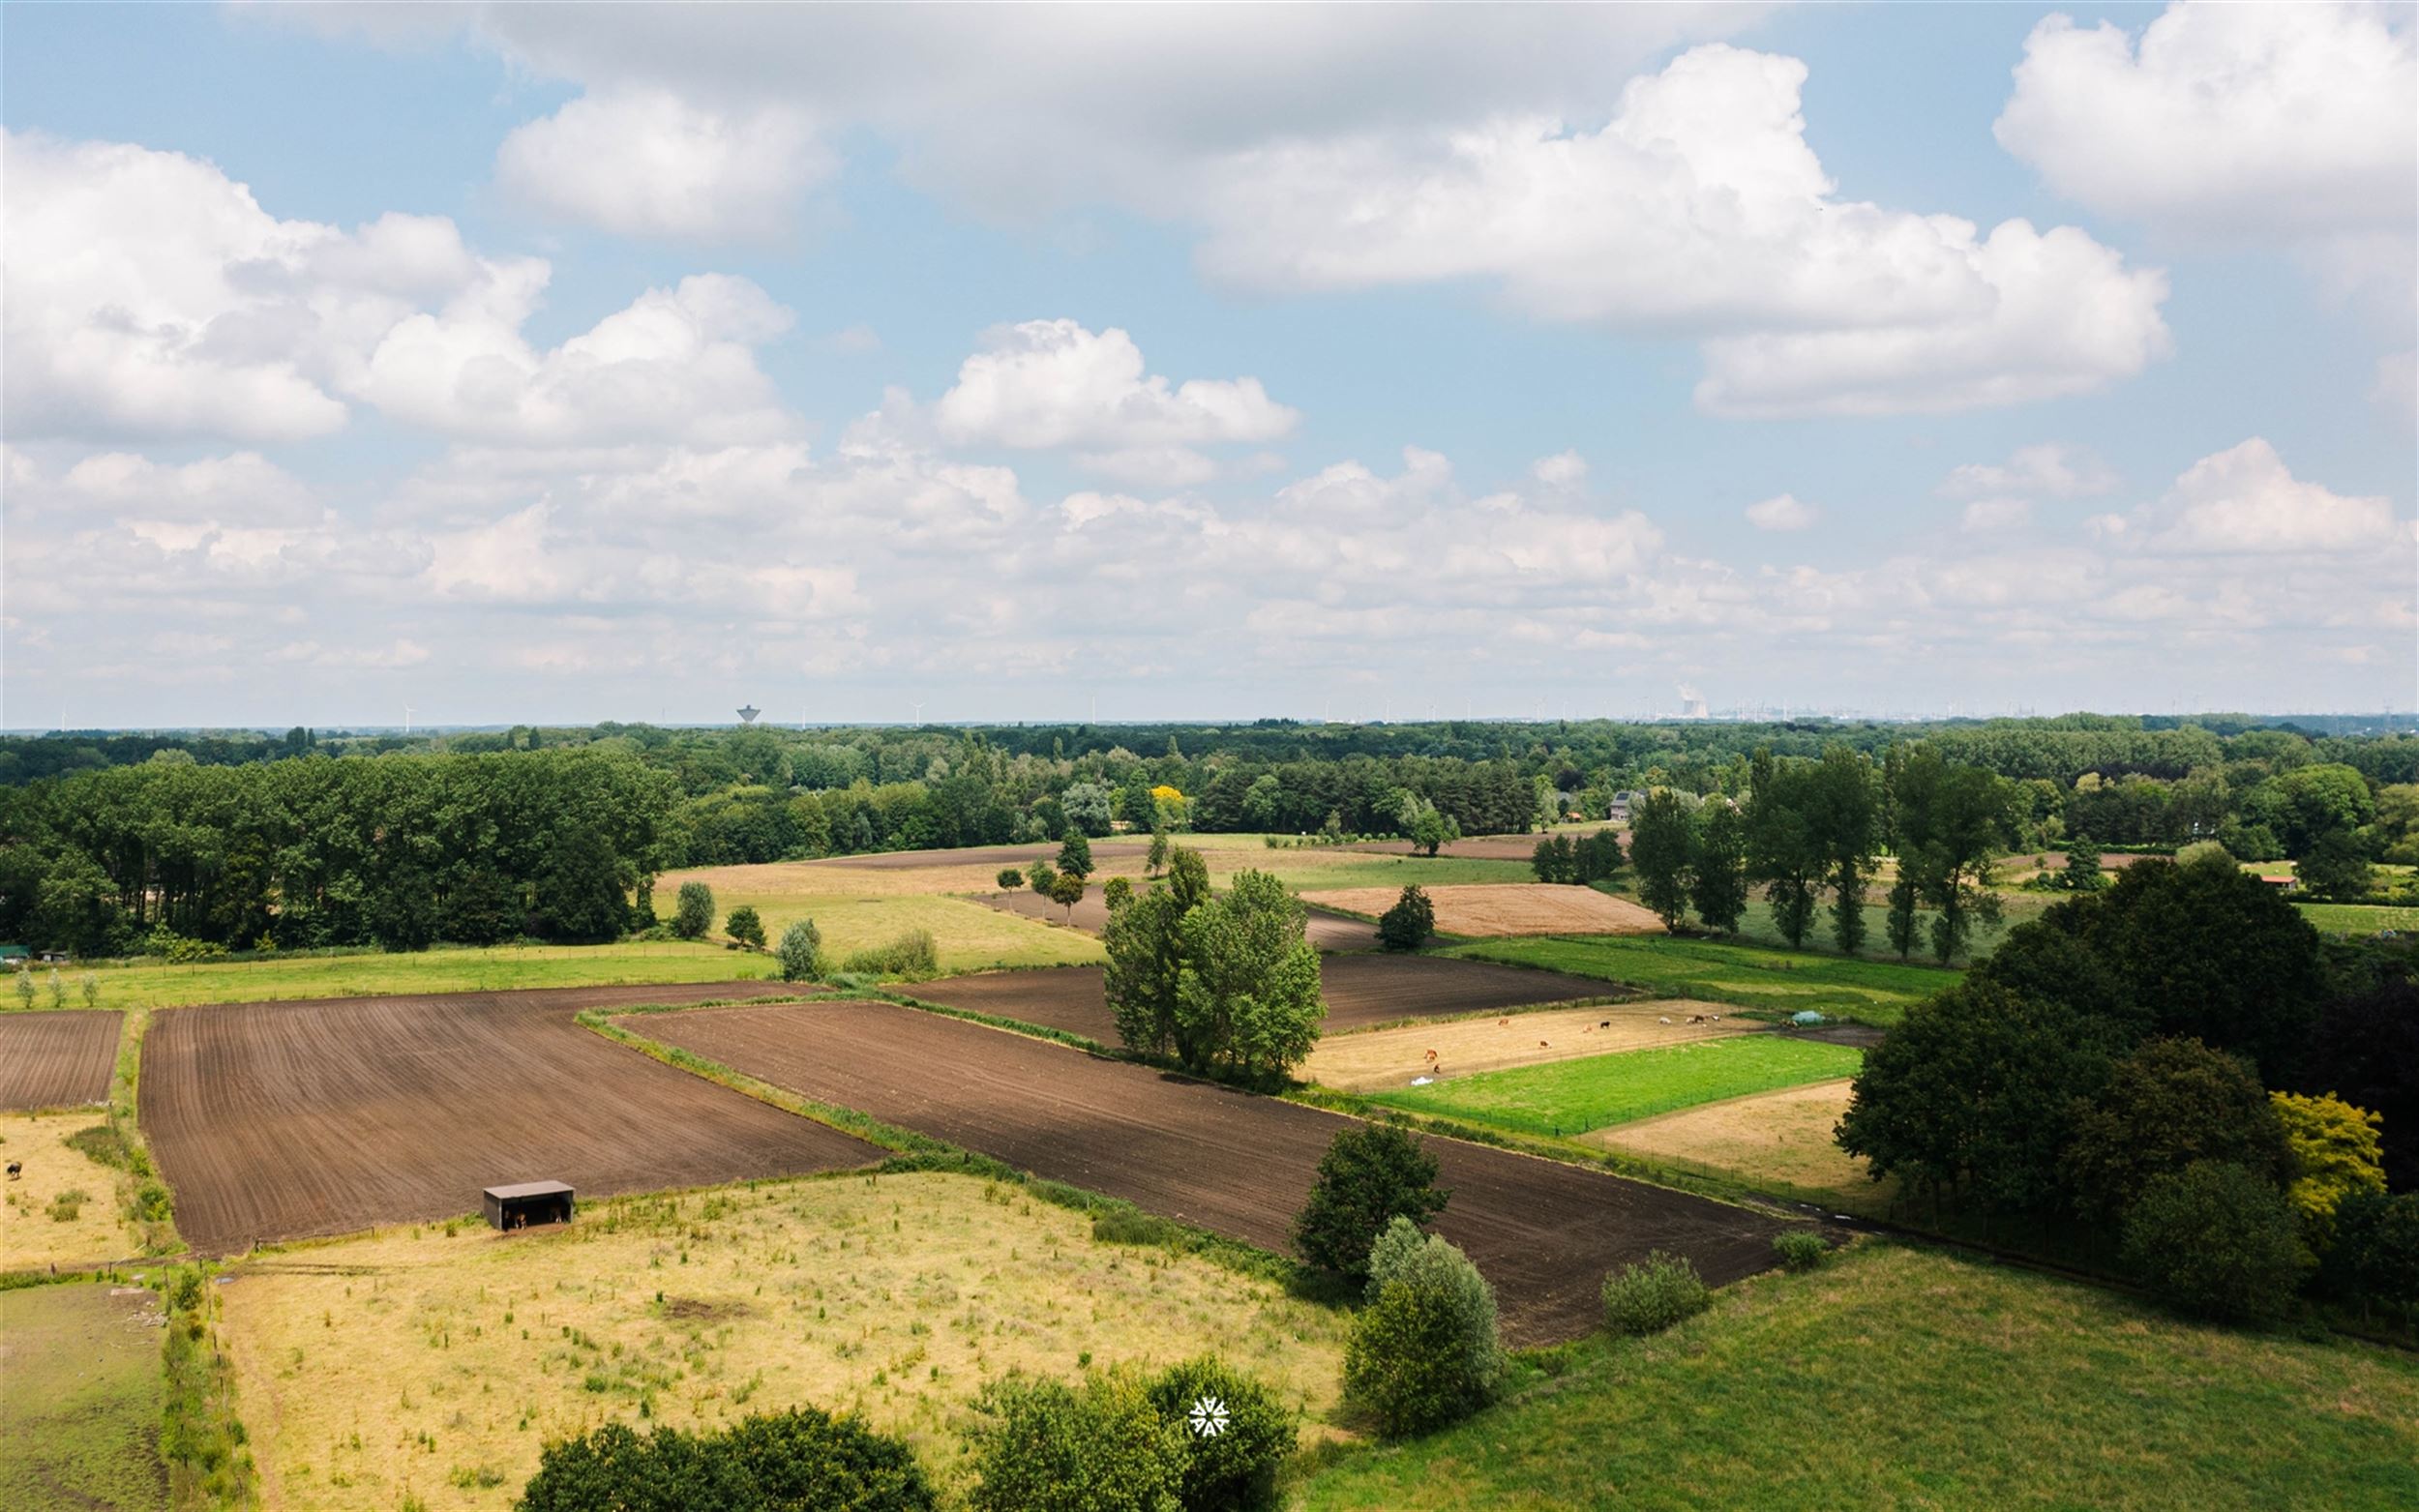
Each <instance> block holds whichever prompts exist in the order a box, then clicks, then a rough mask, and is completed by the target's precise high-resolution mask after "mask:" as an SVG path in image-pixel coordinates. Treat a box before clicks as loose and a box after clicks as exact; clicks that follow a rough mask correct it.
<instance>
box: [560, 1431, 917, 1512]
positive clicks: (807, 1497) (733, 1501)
mask: <svg viewBox="0 0 2419 1512" xmlns="http://www.w3.org/2000/svg"><path fill="white" fill-rule="evenodd" d="M518 1504H519V1506H520V1507H521V1508H523V1512H589V1509H591V1508H596V1507H612V1508H616V1509H618V1512H687V1509H690V1508H703V1507H712V1508H717V1509H721V1512H757V1509H763V1512H774V1509H788V1508H793V1507H816V1508H832V1509H834V1512H841V1509H846V1512H929V1509H932V1508H936V1507H938V1506H939V1505H940V1501H939V1500H938V1498H937V1497H935V1496H934V1495H933V1489H932V1486H931V1484H930V1483H929V1482H928V1481H926V1480H925V1478H924V1472H923V1469H922V1468H920V1467H919V1466H917V1464H916V1463H915V1456H914V1454H913V1452H912V1451H911V1450H910V1449H909V1448H908V1446H907V1445H906V1444H905V1443H903V1442H901V1441H899V1440H898V1439H896V1438H886V1437H884V1436H883V1435H881V1434H878V1433H875V1432H874V1431H873V1430H872V1429H870V1428H868V1427H866V1426H865V1424H864V1423H863V1422H862V1421H860V1420H859V1419H857V1418H855V1417H853V1416H851V1417H833V1416H831V1415H830V1414H829V1413H826V1412H821V1411H818V1410H817V1409H816V1408H811V1407H801V1408H791V1409H790V1410H789V1411H786V1412H776V1413H769V1414H764V1415H761V1416H754V1417H747V1418H742V1419H741V1420H740V1421H739V1422H738V1423H736V1424H735V1425H733V1426H732V1428H731V1429H729V1430H728V1431H727V1432H724V1433H720V1434H696V1435H692V1434H687V1433H683V1432H681V1431H680V1430H678V1429H674V1428H658V1429H656V1430H655V1431H654V1432H653V1433H651V1434H649V1435H647V1436H646V1437H645V1438H641V1437H640V1436H639V1435H638V1434H636V1433H633V1432H632V1431H631V1430H630V1428H629V1427H628V1425H626V1424H622V1423H607V1424H605V1425H604V1426H603V1427H601V1428H598V1429H595V1430H594V1431H592V1432H590V1433H587V1434H585V1435H582V1437H580V1438H566V1439H563V1440H561V1441H559V1442H555V1443H550V1444H548V1445H547V1446H546V1448H545V1450H544V1452H543V1453H542V1454H541V1455H540V1457H539V1461H538V1472H537V1474H535V1475H534V1476H531V1477H530V1479H529V1484H528V1485H527V1487H525V1488H524V1489H523V1491H522V1494H521V1500H520V1502H519V1503H518Z"/></svg>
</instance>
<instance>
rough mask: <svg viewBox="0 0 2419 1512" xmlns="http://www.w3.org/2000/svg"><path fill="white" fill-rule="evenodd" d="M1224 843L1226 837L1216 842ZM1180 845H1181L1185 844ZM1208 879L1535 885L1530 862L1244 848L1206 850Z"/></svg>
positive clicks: (1306, 889)
mask: <svg viewBox="0 0 2419 1512" xmlns="http://www.w3.org/2000/svg"><path fill="white" fill-rule="evenodd" d="M1217 838H1220V839H1223V838H1225V837H1223V836H1221V837H1217ZM1182 843H1183V842H1182V841H1181V840H1180V841H1179V844H1182ZM1202 859H1203V860H1204V861H1205V862H1207V863H1208V864H1209V879H1210V880H1211V881H1212V882H1213V883H1216V884H1218V885H1221V886H1223V885H1224V884H1225V883H1226V881H1227V879H1228V878H1230V877H1232V876H1233V875H1235V874H1236V873H1238V872H1266V873H1269V875H1272V876H1274V877H1276V879H1277V880H1279V881H1281V882H1283V883H1284V884H1285V885H1286V886H1288V887H1290V888H1292V889H1293V890H1294V891H1296V892H1298V893H1315V892H1322V891H1326V890H1329V889H1333V888H1340V887H1408V886H1410V885H1411V884H1413V883H1415V882H1416V883H1418V884H1419V886H1421V887H1445V886H1455V885H1459V884H1462V883H1468V882H1534V881H1536V880H1537V874H1536V873H1535V872H1534V871H1532V870H1530V867H1529V863H1528V862H1526V861H1496V860H1490V859H1488V858H1486V857H1483V856H1389V855H1384V854H1379V853H1374V852H1371V851H1366V850H1326V849H1311V848H1305V849H1299V850H1292V849H1284V848H1279V849H1275V850H1270V849H1269V848H1268V847H1267V846H1265V845H1264V846H1262V847H1260V848H1259V849H1256V850H1255V849H1248V848H1244V847H1240V846H1238V847H1234V848H1219V849H1212V850H1206V851H1204V853H1203V856H1202Z"/></svg>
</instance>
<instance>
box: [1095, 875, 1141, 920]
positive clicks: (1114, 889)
mask: <svg viewBox="0 0 2419 1512" xmlns="http://www.w3.org/2000/svg"><path fill="white" fill-rule="evenodd" d="M1100 898H1101V901H1102V902H1103V903H1105V904H1108V905H1109V911H1110V912H1111V913H1115V912H1117V911H1118V910H1119V909H1120V908H1122V907H1124V906H1125V905H1126V904H1129V903H1132V902H1133V901H1134V880H1133V878H1132V877H1127V876H1113V877H1111V878H1109V880H1108V881H1107V882H1105V883H1103V884H1101V888H1100Z"/></svg>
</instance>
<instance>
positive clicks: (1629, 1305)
mask: <svg viewBox="0 0 2419 1512" xmlns="http://www.w3.org/2000/svg"><path fill="white" fill-rule="evenodd" d="M1817 1242H1819V1241H1817ZM1713 1301H1714V1294H1713V1293H1712V1292H1711V1291H1709V1290H1706V1287H1705V1282H1704V1279H1703V1278H1701V1277H1700V1276H1698V1275H1697V1273H1696V1266H1694V1265H1692V1264H1690V1263H1689V1262H1688V1260H1687V1257H1686V1256H1682V1255H1667V1254H1665V1253H1663V1252H1662V1251H1661V1250H1655V1251H1652V1252H1651V1253H1649V1254H1648V1256H1647V1258H1646V1259H1645V1260H1644V1261H1642V1262H1640V1263H1638V1264H1635V1265H1624V1266H1623V1267H1621V1269H1620V1270H1618V1271H1616V1272H1614V1273H1613V1274H1611V1275H1609V1276H1606V1277H1605V1278H1604V1326H1605V1327H1607V1328H1610V1329H1611V1330H1612V1331H1613V1332H1615V1333H1630V1334H1649V1333H1661V1332H1662V1331H1663V1330H1664V1329H1666V1328H1669V1327H1670V1326H1671V1325H1672V1324H1674V1323H1677V1322H1680V1321H1682V1320H1684V1319H1690V1318H1694V1317H1695V1316H1696V1315H1697V1314H1699V1313H1702V1312H1704V1311H1705V1310H1706V1309H1707V1308H1708V1307H1710V1306H1712V1305H1713Z"/></svg>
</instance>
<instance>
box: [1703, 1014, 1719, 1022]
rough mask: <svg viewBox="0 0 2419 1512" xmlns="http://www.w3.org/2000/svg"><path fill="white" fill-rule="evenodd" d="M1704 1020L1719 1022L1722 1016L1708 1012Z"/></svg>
mask: <svg viewBox="0 0 2419 1512" xmlns="http://www.w3.org/2000/svg"><path fill="white" fill-rule="evenodd" d="M1705 1022H1706V1023H1721V1022H1722V1016H1721V1015H1720V1014H1709V1015H1707V1017H1706V1020H1705Z"/></svg>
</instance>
